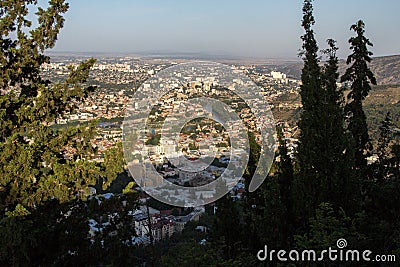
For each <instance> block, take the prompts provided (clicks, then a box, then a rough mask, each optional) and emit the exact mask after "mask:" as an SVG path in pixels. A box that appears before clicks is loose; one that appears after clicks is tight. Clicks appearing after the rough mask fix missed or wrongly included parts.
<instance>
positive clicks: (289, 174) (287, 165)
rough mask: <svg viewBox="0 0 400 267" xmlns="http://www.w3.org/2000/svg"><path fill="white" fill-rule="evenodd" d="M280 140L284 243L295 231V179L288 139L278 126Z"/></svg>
mask: <svg viewBox="0 0 400 267" xmlns="http://www.w3.org/2000/svg"><path fill="white" fill-rule="evenodd" d="M277 134H278V140H279V148H278V151H279V152H278V153H279V158H280V160H279V163H278V175H277V176H278V183H279V192H280V203H281V205H282V215H281V218H280V221H281V224H280V232H281V238H282V245H286V246H288V245H289V244H290V236H291V233H292V232H293V220H294V216H293V179H294V170H293V163H292V159H291V157H290V155H289V151H288V147H287V145H286V139H285V137H284V135H283V131H282V128H281V127H278V131H277Z"/></svg>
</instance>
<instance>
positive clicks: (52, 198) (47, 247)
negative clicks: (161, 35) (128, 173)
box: [0, 0, 123, 266]
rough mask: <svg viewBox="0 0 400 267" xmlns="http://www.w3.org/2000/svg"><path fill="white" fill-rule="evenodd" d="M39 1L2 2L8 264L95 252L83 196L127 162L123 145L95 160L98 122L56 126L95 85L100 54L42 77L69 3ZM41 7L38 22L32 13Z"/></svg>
mask: <svg viewBox="0 0 400 267" xmlns="http://www.w3.org/2000/svg"><path fill="white" fill-rule="evenodd" d="M37 2H38V1H34V0H25V1H16V0H11V1H1V2H0V19H1V23H0V36H1V37H0V209H1V210H2V211H3V214H1V215H0V231H1V234H2V236H4V237H6V238H2V241H1V242H0V251H1V253H0V265H2V266H19V265H21V266H32V265H34V266H42V265H53V264H56V263H59V262H68V260H67V258H71V260H72V261H71V262H70V263H71V264H76V261H74V259H73V258H75V259H76V257H75V256H74V253H78V251H79V253H80V255H89V253H86V252H87V249H88V248H89V243H88V238H87V235H88V222H87V219H88V216H87V214H85V212H84V211H85V203H84V202H82V200H86V199H87V198H88V196H89V186H94V185H95V184H96V183H97V181H98V180H99V179H104V181H105V184H106V185H107V186H108V185H109V184H110V183H111V182H112V179H114V178H115V177H116V174H117V173H118V172H121V171H122V170H123V165H122V162H121V160H120V159H121V158H120V156H119V154H118V153H121V148H119V149H118V148H116V149H115V150H113V152H118V151H119V152H118V153H115V154H113V152H109V153H108V154H107V155H106V160H105V161H106V162H105V164H100V163H97V162H95V161H94V160H93V159H94V156H95V154H96V149H95V148H94V147H93V145H92V144H91V140H92V138H93V137H94V135H95V128H96V124H97V122H93V123H89V124H88V125H85V126H77V127H66V128H63V129H56V128H55V127H52V126H53V125H54V124H55V123H56V122H57V120H58V119H60V118H63V116H65V115H66V114H68V113H69V112H72V111H74V109H75V108H76V106H77V104H78V103H79V102H80V101H82V100H83V99H84V98H85V97H86V96H87V95H88V94H89V93H90V92H92V91H93V90H94V87H92V86H88V85H87V80H88V76H89V70H90V68H91V67H92V66H93V65H94V64H95V60H94V59H89V60H87V61H84V62H82V63H81V64H80V65H79V66H77V67H72V66H70V67H69V76H68V77H67V78H66V79H65V80H64V81H61V82H57V83H52V82H51V81H49V80H45V79H43V78H42V76H41V75H40V69H41V67H42V66H43V64H45V63H49V62H50V58H49V57H48V56H46V55H45V54H44V52H45V50H47V49H51V48H53V47H54V46H55V43H56V41H57V36H58V34H59V32H60V29H61V28H62V27H63V24H64V18H63V16H62V15H63V14H64V13H65V12H66V11H67V10H68V4H67V3H65V1H64V0H50V1H49V3H48V6H47V7H46V8H42V7H40V6H38V3H37ZM35 8H37V13H36V18H37V23H35V24H34V23H32V22H31V21H30V20H29V19H28V18H32V17H34V16H32V15H31V14H29V12H30V11H32V10H34V9H35ZM33 25H37V26H35V27H33ZM121 155H122V154H121ZM110 166H112V167H113V168H110ZM85 251H86V252H85ZM80 259H81V260H82V258H80ZM66 264H67V263H66ZM83 264H84V263H83Z"/></svg>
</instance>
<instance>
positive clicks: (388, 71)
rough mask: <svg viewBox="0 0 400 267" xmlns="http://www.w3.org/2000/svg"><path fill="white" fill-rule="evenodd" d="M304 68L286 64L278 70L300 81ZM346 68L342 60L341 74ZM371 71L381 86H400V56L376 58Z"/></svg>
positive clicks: (299, 65) (299, 64) (340, 65)
mask: <svg viewBox="0 0 400 267" xmlns="http://www.w3.org/2000/svg"><path fill="white" fill-rule="evenodd" d="M302 66H303V64H302V63H286V64H282V65H278V66H277V69H278V70H279V71H282V72H284V73H286V74H288V75H289V76H290V77H294V78H296V79H300V77H301V69H302ZM346 67H347V65H346V61H345V60H344V59H342V60H340V64H339V71H340V74H343V73H344V71H345V69H346ZM371 70H372V71H373V72H374V74H375V76H376V78H377V81H378V84H380V85H388V84H400V55H396V56H386V57H376V58H374V59H373V60H372V62H371Z"/></svg>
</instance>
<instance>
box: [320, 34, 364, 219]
mask: <svg viewBox="0 0 400 267" xmlns="http://www.w3.org/2000/svg"><path fill="white" fill-rule="evenodd" d="M327 43H328V46H329V48H328V49H326V50H324V51H323V52H324V53H325V54H326V55H327V56H328V61H327V62H326V64H325V66H324V67H323V69H322V74H321V77H322V88H323V90H322V92H321V94H322V95H323V97H324V99H323V102H322V103H321V107H322V108H323V112H322V114H321V116H322V125H321V135H322V136H323V139H324V140H325V143H324V151H323V152H322V153H321V155H320V163H319V164H320V166H321V168H320V170H321V178H322V183H321V192H322V194H321V195H322V197H321V198H320V202H329V203H331V204H333V205H334V207H335V208H336V209H338V208H340V207H342V208H345V210H346V211H347V212H349V211H353V212H355V211H356V210H357V206H358V205H359V195H360V193H359V190H358V188H359V184H358V182H357V179H355V177H354V175H353V173H352V166H353V151H352V150H351V149H349V148H350V142H349V136H348V134H347V133H346V130H345V125H344V122H345V117H344V109H343V104H344V97H343V90H342V89H340V88H338V86H337V81H338V79H339V72H338V58H337V56H336V51H337V50H338V48H337V47H336V42H335V41H334V40H332V39H328V41H327Z"/></svg>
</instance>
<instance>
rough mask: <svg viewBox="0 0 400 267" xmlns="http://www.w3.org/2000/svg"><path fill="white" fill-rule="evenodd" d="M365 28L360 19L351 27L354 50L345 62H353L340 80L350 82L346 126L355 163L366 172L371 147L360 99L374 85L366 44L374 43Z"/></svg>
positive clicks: (369, 53) (351, 42)
mask: <svg viewBox="0 0 400 267" xmlns="http://www.w3.org/2000/svg"><path fill="white" fill-rule="evenodd" d="M364 28H365V24H364V22H363V21H362V20H359V21H358V22H357V23H356V24H354V25H352V26H351V28H350V29H351V30H353V31H354V32H355V33H356V36H355V37H351V38H350V39H349V43H350V49H351V50H352V51H353V53H352V54H351V55H349V56H348V58H347V64H348V65H349V64H352V65H351V66H350V67H349V68H348V69H347V70H346V72H345V74H344V75H343V76H342V77H341V82H346V83H351V88H350V92H349V94H348V96H347V98H348V103H347V104H346V107H345V111H346V114H347V116H348V129H349V130H350V132H351V133H352V136H353V141H354V146H355V167H356V170H359V171H360V172H361V173H362V174H361V175H365V170H366V166H367V161H366V155H367V151H368V150H370V149H371V147H370V143H369V135H368V126H367V122H366V116H365V113H364V110H363V104H362V101H363V100H364V99H365V98H366V97H367V95H368V93H369V91H370V90H371V84H373V85H376V79H375V77H374V75H373V73H372V72H371V70H370V69H369V66H368V63H370V62H371V56H372V52H370V51H369V50H368V46H373V44H372V43H371V42H370V40H369V39H368V38H366V37H365V36H364V33H365V30H364Z"/></svg>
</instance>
